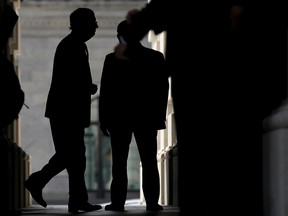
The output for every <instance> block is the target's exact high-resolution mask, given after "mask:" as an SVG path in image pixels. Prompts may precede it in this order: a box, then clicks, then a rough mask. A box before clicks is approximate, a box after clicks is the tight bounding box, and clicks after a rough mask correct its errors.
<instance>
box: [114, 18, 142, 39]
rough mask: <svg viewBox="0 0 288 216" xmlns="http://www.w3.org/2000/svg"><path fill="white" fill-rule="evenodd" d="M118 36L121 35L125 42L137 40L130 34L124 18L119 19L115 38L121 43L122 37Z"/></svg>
mask: <svg viewBox="0 0 288 216" xmlns="http://www.w3.org/2000/svg"><path fill="white" fill-rule="evenodd" d="M120 37H122V38H123V39H124V40H125V42H127V43H128V42H129V43H130V44H131V43H135V42H139V41H136V40H135V39H134V37H133V35H132V34H129V26H128V23H127V21H126V20H123V21H121V22H120V23H119V24H118V26H117V38H118V39H119V41H120V43H122V41H121V40H122V39H120Z"/></svg>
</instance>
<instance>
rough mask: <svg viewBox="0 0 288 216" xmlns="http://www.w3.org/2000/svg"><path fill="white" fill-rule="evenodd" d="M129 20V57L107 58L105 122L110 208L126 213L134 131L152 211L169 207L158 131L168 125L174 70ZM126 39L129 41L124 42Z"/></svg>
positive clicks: (122, 27)
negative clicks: (132, 31)
mask: <svg viewBox="0 0 288 216" xmlns="http://www.w3.org/2000/svg"><path fill="white" fill-rule="evenodd" d="M126 27H127V23H126V21H122V22H120V23H119V25H118V27H117V33H118V34H117V37H118V39H119V41H122V42H123V43H127V46H128V49H127V52H126V55H127V56H129V60H121V59H117V58H116V57H115V53H114V52H113V53H110V54H108V55H107V56H106V58H105V61H104V66H103V71H102V77H101V85H100V98H99V120H100V128H101V131H102V132H103V134H104V135H106V136H110V141H111V149H112V182H111V187H110V190H111V191H110V192H111V204H109V205H106V206H105V210H108V211H124V209H125V201H126V194H127V184H128V179H127V159H128V153H129V145H130V143H131V139H132V135H133V134H134V137H135V140H136V144H137V147H138V152H139V155H140V160H141V164H142V169H143V171H142V177H143V187H142V189H143V193H144V197H145V201H146V209H147V210H148V211H160V210H162V209H163V207H162V206H161V205H159V204H158V200H159V193H160V181H159V172H158V167H157V132H158V130H162V129H165V128H166V125H165V121H166V108H167V99H168V89H169V82H168V77H169V76H168V73H167V70H166V62H165V58H164V55H163V54H162V53H161V52H159V51H155V50H153V49H149V48H146V47H144V46H143V45H142V44H141V42H140V41H139V40H137V39H136V40H135V39H133V37H129V38H128V37H127V35H126ZM123 39H124V40H123Z"/></svg>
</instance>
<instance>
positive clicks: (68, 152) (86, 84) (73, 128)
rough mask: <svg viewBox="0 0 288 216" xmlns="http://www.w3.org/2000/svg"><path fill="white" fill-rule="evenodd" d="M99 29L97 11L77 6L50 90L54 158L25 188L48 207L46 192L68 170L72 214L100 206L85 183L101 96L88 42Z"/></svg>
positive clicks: (48, 111)
mask: <svg viewBox="0 0 288 216" xmlns="http://www.w3.org/2000/svg"><path fill="white" fill-rule="evenodd" d="M97 28H98V24H97V21H96V17H95V15H94V12H93V11H92V10H91V9H88V8H78V9H76V10H75V11H73V12H72V13H71V15H70V29H71V30H72V31H71V33H70V34H69V35H67V36H66V37H65V38H64V39H63V40H62V41H61V42H60V43H59V45H58V47H57V49H56V53H55V57H54V67H53V74H52V81H51V87H50V91H49V94H48V98H47V104H46V112H45V117H47V118H49V120H50V126H51V132H52V137H53V141H54V146H55V154H54V155H53V156H52V157H51V159H50V160H49V162H48V163H47V164H46V165H45V166H44V167H43V168H42V169H41V170H40V171H37V172H34V173H33V174H31V175H30V176H29V178H28V180H26V182H25V186H26V188H27V189H28V190H29V191H30V193H31V195H32V197H33V198H34V200H35V201H37V202H38V203H39V204H40V205H42V206H44V207H46V205H47V204H46V202H45V200H44V199H43V197H42V189H43V188H44V187H45V185H46V184H47V183H48V182H49V181H50V180H51V178H53V177H54V176H55V175H57V174H58V173H60V172H61V171H63V170H64V169H66V170H67V172H68V177H69V203H68V211H69V212H72V213H77V212H78V211H84V212H89V211H94V210H99V209H101V208H102V206H101V205H92V204H90V203H89V202H88V194H87V189H86V184H85V176H84V173H85V168H86V156H85V150H86V149H85V143H84V130H85V128H86V127H89V125H90V109H91V95H93V94H95V93H96V92H97V90H98V89H97V88H98V87H97V85H96V84H93V83H92V78H91V72H90V65H89V58H88V50H87V46H86V44H85V42H86V41H88V40H89V39H91V38H92V37H93V36H94V35H95V32H96V29H97Z"/></svg>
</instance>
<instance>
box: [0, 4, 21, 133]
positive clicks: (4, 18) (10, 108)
mask: <svg viewBox="0 0 288 216" xmlns="http://www.w3.org/2000/svg"><path fill="white" fill-rule="evenodd" d="M17 21H18V15H17V14H16V12H15V11H14V10H13V8H12V7H11V6H10V5H8V4H5V5H4V8H3V12H2V13H1V14H0V32H1V33H0V104H1V106H0V130H2V129H3V128H5V127H7V126H8V125H10V124H11V123H12V122H13V121H14V120H15V119H18V114H19V112H20V110H21V108H22V106H23V104H24V97H25V95H24V92H23V91H22V89H21V86H20V81H19V78H18V76H17V74H16V72H15V69H14V65H13V63H12V62H11V61H10V60H9V59H8V58H7V55H8V54H7V52H6V51H7V50H5V49H6V48H7V45H8V39H9V37H10V36H11V34H12V31H13V28H14V26H15V24H16V23H17ZM1 132H2V131H1Z"/></svg>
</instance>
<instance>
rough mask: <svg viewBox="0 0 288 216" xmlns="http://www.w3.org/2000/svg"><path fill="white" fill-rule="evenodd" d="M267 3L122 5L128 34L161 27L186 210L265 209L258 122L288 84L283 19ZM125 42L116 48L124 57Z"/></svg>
mask: <svg viewBox="0 0 288 216" xmlns="http://www.w3.org/2000/svg"><path fill="white" fill-rule="evenodd" d="M270 3H271V2H268V3H263V4H262V3H261V4H259V3H258V2H257V1H246V0H229V1H197V2H193V3H192V5H186V4H185V3H184V2H183V1H182V2H181V3H178V2H175V1H165V0H151V1H148V2H147V4H146V5H145V6H143V7H142V8H140V9H137V10H131V11H128V12H127V17H126V19H127V21H128V23H129V30H128V31H129V34H128V35H129V36H130V35H131V37H134V38H135V37H136V38H139V39H141V38H143V37H144V36H145V35H146V34H147V33H148V31H149V30H152V31H154V33H155V34H159V33H161V32H164V31H165V33H166V53H165V57H166V61H167V64H168V68H169V70H170V74H171V92H172V99H173V107H174V116H175V122H176V134H177V147H178V161H179V164H178V173H179V174H178V175H179V178H178V180H179V184H178V189H179V190H178V195H179V196H178V198H179V200H178V201H179V202H178V205H179V206H180V210H181V213H182V212H184V215H187V214H186V213H187V212H189V213H190V214H191V213H192V212H194V211H195V210H197V211H198V210H199V211H200V215H206V214H205V213H207V215H211V214H215V213H216V212H219V213H220V214H221V215H226V214H227V215H231V212H233V211H234V210H235V209H237V210H239V211H238V212H239V213H240V212H241V215H242V214H243V213H244V214H245V213H246V212H247V211H249V212H251V211H253V213H252V214H253V215H257V216H262V215H263V214H262V199H263V197H262V190H263V189H262V173H261V172H262V135H263V128H262V121H263V119H264V118H265V117H267V116H268V115H269V114H270V113H271V112H272V110H273V109H275V108H277V106H279V105H280V104H281V102H282V100H284V99H285V95H286V86H287V84H286V83H287V78H286V73H287V72H286V71H285V70H282V68H280V65H282V66H283V59H285V57H284V56H285V54H283V51H282V50H283V47H285V41H286V38H284V37H282V35H281V31H283V32H282V33H284V32H285V33H286V31H287V29H286V28H287V26H281V27H280V28H279V26H278V25H279V24H280V23H281V22H282V20H281V18H280V17H281V15H279V14H281V13H280V10H279V11H276V12H279V13H277V14H276V16H275V14H274V13H272V12H275V5H273V4H272V3H271V4H270ZM267 9H268V10H267ZM266 11H269V13H266ZM267 17H269V18H268V19H267ZM285 20H287V19H285ZM281 25H282V24H281ZM283 27H284V28H283ZM188 32H189V33H188ZM269 32H273V34H269ZM284 35H286V34H284ZM126 48H127V47H126V45H125V44H118V45H117V46H116V47H115V55H116V56H117V57H118V58H120V59H121V58H123V59H126V60H127V59H129V58H127V56H125V52H126ZM123 54H124V55H123ZM190 170H191V172H190ZM190 196H191V200H193V202H191V200H190V199H187V197H190ZM254 210H255V211H256V214H254ZM210 211H211V212H210ZM208 212H209V213H208ZM233 213H234V212H233ZM233 213H232V214H233Z"/></svg>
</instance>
